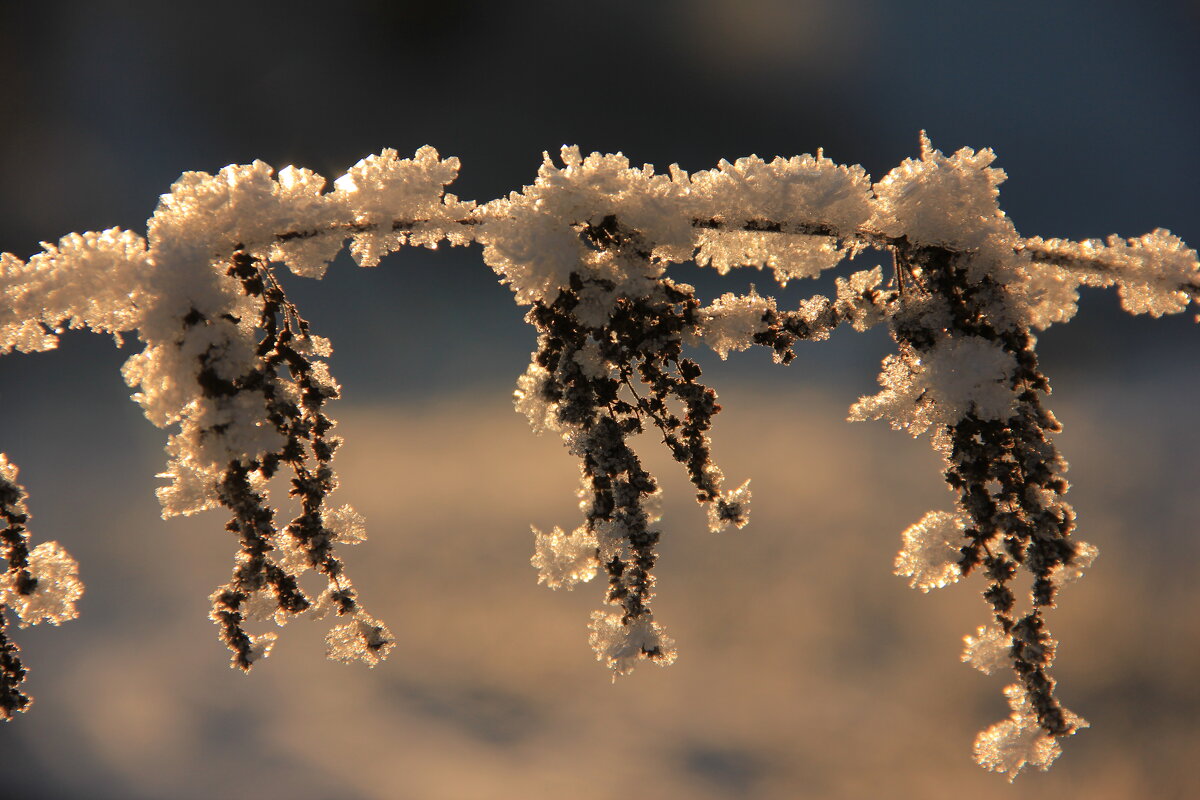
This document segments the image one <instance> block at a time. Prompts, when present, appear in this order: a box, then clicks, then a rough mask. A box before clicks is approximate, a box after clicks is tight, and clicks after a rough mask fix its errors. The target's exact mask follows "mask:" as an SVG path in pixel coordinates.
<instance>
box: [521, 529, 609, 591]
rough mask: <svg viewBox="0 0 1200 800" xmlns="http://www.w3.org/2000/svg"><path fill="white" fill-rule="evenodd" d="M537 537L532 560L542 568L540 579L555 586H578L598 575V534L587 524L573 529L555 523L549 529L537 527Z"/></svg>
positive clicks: (558, 587)
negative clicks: (544, 529)
mask: <svg viewBox="0 0 1200 800" xmlns="http://www.w3.org/2000/svg"><path fill="white" fill-rule="evenodd" d="M533 535H534V538H535V539H536V544H535V546H534V553H533V558H531V559H530V563H531V564H533V566H534V568H536V569H537V571H538V583H544V584H546V585H547V586H549V587H550V588H551V589H560V588H567V589H571V588H574V586H575V584H577V583H587V582H588V581H590V580H591V579H592V578H594V577H596V570H597V568H598V567H599V564H598V563H597V559H596V553H597V543H596V534H595V533H594V532H593V531H589V530H588V529H587V528H586V527H579V528H576V529H575V530H573V531H571V532H570V533H564V532H563V530H562V528H559V527H555V528H553V529H552V530H551V531H549V532H548V533H543V532H542V531H539V530H538V529H537V528H534V529H533Z"/></svg>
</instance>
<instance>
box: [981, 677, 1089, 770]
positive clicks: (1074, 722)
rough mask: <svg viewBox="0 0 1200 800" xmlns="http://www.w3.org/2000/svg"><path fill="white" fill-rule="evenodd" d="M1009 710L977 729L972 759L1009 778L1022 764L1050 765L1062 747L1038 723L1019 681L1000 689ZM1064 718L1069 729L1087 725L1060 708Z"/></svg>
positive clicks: (1081, 719)
mask: <svg viewBox="0 0 1200 800" xmlns="http://www.w3.org/2000/svg"><path fill="white" fill-rule="evenodd" d="M1004 695H1005V697H1007V698H1008V703H1009V706H1010V707H1011V708H1012V714H1011V715H1010V716H1009V718H1008V719H1006V720H1003V721H1001V722H997V723H996V724H994V725H992V726H991V727H989V728H987V729H986V730H984V731H982V732H980V734H979V735H978V736H977V737H976V738H975V761H976V762H977V763H978V764H979V765H980V766H982V767H985V768H987V769H989V770H992V771H993V772H1002V773H1004V774H1006V775H1007V776H1008V780H1009V781H1010V782H1011V781H1012V780H1013V779H1015V778H1016V777H1017V774H1018V773H1020V771H1021V770H1022V768H1024V767H1025V766H1026V765H1028V766H1031V767H1037V768H1038V769H1040V770H1043V771H1044V770H1047V769H1049V768H1050V764H1051V762H1053V761H1054V759H1056V758H1058V756H1059V754H1060V753H1061V752H1062V748H1061V747H1060V746H1059V744H1058V737H1056V736H1052V735H1050V734H1049V733H1047V732H1046V731H1044V730H1042V729H1041V728H1040V727H1039V726H1038V720H1037V714H1036V713H1035V712H1034V709H1033V704H1032V703H1030V701H1029V696H1028V695H1027V694H1026V693H1025V689H1024V688H1023V687H1022V686H1021V685H1020V684H1016V683H1014V684H1012V685H1010V686H1007V687H1006V688H1005V689H1004ZM1063 718H1064V722H1065V723H1066V724H1067V726H1068V728H1069V729H1070V731H1071V733H1074V732H1075V731H1078V730H1080V729H1082V728H1087V727H1089V724H1088V722H1087V720H1085V719H1083V718H1082V717H1079V716H1076V715H1075V714H1073V713H1071V712H1070V711H1067V710H1066V709H1063Z"/></svg>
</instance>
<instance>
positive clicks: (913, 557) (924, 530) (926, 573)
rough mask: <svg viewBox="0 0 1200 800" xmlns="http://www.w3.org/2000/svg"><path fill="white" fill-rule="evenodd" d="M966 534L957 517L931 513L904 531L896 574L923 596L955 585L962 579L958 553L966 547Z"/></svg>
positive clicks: (897, 557)
mask: <svg viewBox="0 0 1200 800" xmlns="http://www.w3.org/2000/svg"><path fill="white" fill-rule="evenodd" d="M963 530H964V525H963V521H962V517H960V516H959V515H958V514H951V513H948V512H946V511H930V512H929V513H927V514H926V515H925V516H923V517H921V520H920V521H919V522H917V523H916V524H914V525H910V526H909V527H908V529H907V530H905V531H904V533H903V535H902V540H903V542H904V546H903V547H902V548H901V549H900V552H899V553H898V554H897V555H896V572H895V574H897V575H899V576H901V577H905V578H908V579H909V585H910V586H912V587H913V588H914V589H920V590H921V591H923V592H928V591H929V590H930V589H940V588H941V587H943V586H947V585H949V584H951V583H954V582H956V581H957V580H958V579H959V578H961V577H962V570H961V569H959V566H958V559H959V557H960V553H959V549H960V548H961V547H962V546H963V545H965V544H967V539H966V537H965V536H964V535H963Z"/></svg>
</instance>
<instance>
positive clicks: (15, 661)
mask: <svg viewBox="0 0 1200 800" xmlns="http://www.w3.org/2000/svg"><path fill="white" fill-rule="evenodd" d="M20 653H21V648H19V647H17V643H16V642H14V641H12V640H11V639H9V638H8V608H7V607H6V606H4V605H3V604H0V720H9V719H12V716H13V714H16V713H18V712H21V711H24V710H25V709H27V708H29V704H30V703H31V702H33V701H32V699H31V698H30V697H29V695H27V694H25V693H24V692H22V691H21V684H23V683H24V682H25V672H26V670H25V667H24V666H22V664H21V656H20Z"/></svg>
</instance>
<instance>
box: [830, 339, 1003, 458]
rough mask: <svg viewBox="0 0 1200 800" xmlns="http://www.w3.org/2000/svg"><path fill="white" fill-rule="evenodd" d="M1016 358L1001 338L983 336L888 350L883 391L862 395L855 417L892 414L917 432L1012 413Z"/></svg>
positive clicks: (852, 415) (899, 427) (903, 426)
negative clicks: (928, 347)
mask: <svg viewBox="0 0 1200 800" xmlns="http://www.w3.org/2000/svg"><path fill="white" fill-rule="evenodd" d="M1016 366H1017V364H1016V360H1015V359H1014V357H1013V356H1012V354H1011V353H1008V352H1007V351H1005V350H1004V349H1003V348H1002V347H1001V346H1000V345H999V344H998V343H996V342H992V341H990V340H988V339H984V338H982V337H979V336H960V337H956V338H943V339H942V340H941V341H939V342H938V343H937V345H935V347H934V348H933V349H932V350H930V351H928V352H926V353H923V354H920V355H917V354H915V353H907V354H902V355H891V356H887V357H886V358H885V359H884V361H883V371H882V372H881V373H880V375H879V384H880V385H881V386H882V387H883V390H882V391H881V392H879V393H878V394H875V395H872V396H869V397H863V398H860V399H859V401H858V402H857V403H855V404H854V405H853V406H851V407H850V419H851V420H852V421H856V422H857V421H861V420H866V419H883V418H886V419H887V420H888V421H889V422H890V423H891V425H892V427H893V428H895V429H897V430H907V431H908V432H909V433H911V434H912V435H913V436H918V435H920V434H921V433H924V432H925V431H926V430H928V428H929V427H930V426H931V425H936V426H943V425H951V424H953V423H955V422H957V421H958V420H960V419H962V418H963V417H964V416H966V415H967V414H968V413H970V412H974V413H975V414H976V415H977V416H978V417H979V418H981V419H1006V418H1008V417H1009V416H1010V415H1011V414H1012V412H1013V407H1014V396H1013V391H1012V387H1011V385H1010V379H1011V377H1012V374H1013V372H1014V371H1015V369H1016Z"/></svg>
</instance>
